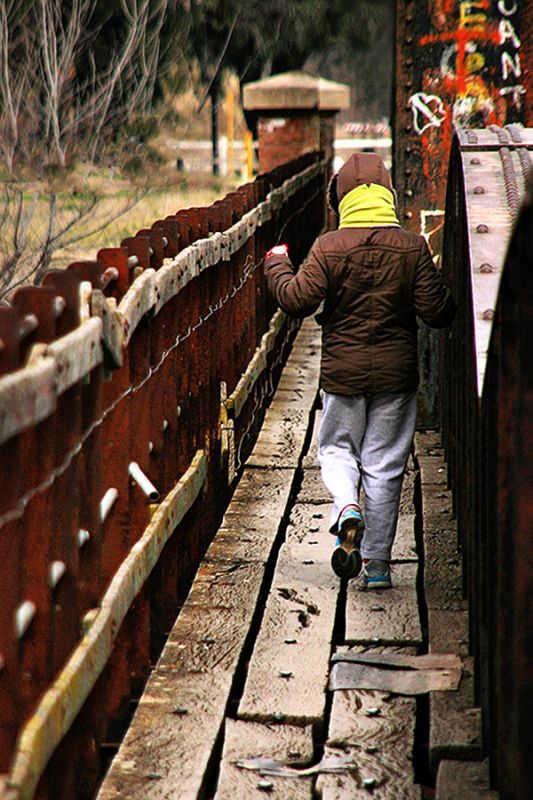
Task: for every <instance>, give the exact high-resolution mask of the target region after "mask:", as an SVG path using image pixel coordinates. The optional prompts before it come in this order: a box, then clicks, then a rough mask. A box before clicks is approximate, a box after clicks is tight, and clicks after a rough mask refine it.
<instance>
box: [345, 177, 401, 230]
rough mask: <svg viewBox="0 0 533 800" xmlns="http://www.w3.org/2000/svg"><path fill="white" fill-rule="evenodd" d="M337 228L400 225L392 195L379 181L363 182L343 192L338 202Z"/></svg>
mask: <svg viewBox="0 0 533 800" xmlns="http://www.w3.org/2000/svg"><path fill="white" fill-rule="evenodd" d="M339 215H340V224H339V228H379V227H384V226H390V225H396V226H398V227H399V226H400V223H399V222H398V218H397V216H396V209H395V208H394V195H393V194H392V192H391V191H390V189H387V188H386V187H385V186H381V185H380V184H379V183H370V184H366V183H363V184H362V185H361V186H356V188H355V189H352V190H351V191H350V192H348V194H345V195H344V197H343V198H342V200H341V201H340V203H339Z"/></svg>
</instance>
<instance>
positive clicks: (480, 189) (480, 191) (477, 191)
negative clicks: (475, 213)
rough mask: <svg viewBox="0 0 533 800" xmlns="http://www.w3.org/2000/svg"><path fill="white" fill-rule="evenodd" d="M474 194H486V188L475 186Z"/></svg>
mask: <svg viewBox="0 0 533 800" xmlns="http://www.w3.org/2000/svg"><path fill="white" fill-rule="evenodd" d="M474 194H485V187H484V186H475V187H474Z"/></svg>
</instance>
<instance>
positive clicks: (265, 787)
mask: <svg viewBox="0 0 533 800" xmlns="http://www.w3.org/2000/svg"><path fill="white" fill-rule="evenodd" d="M257 788H258V789H260V790H261V791H262V792H271V791H272V789H273V788H274V784H273V783H270V781H259V782H258V784H257Z"/></svg>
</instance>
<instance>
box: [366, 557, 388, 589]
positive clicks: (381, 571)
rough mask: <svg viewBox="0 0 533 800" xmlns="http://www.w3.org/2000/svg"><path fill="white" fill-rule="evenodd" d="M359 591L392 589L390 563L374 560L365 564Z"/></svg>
mask: <svg viewBox="0 0 533 800" xmlns="http://www.w3.org/2000/svg"><path fill="white" fill-rule="evenodd" d="M358 588H359V589H392V580H391V574H390V563H389V562H388V561H379V560H378V559H373V560H369V561H365V562H364V563H363V569H362V571H361V575H360V576H359V582H358Z"/></svg>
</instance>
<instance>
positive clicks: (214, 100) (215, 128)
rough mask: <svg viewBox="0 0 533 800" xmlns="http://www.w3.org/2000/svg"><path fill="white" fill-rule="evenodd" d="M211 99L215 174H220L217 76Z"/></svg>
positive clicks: (212, 86) (210, 91)
mask: <svg viewBox="0 0 533 800" xmlns="http://www.w3.org/2000/svg"><path fill="white" fill-rule="evenodd" d="M209 98H210V100H211V145H212V154H213V175H219V174H220V165H219V163H218V78H215V79H214V80H213V82H212V83H211V86H210V87H209Z"/></svg>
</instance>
